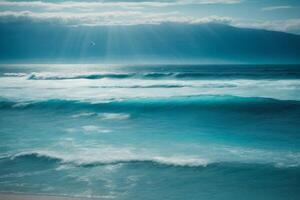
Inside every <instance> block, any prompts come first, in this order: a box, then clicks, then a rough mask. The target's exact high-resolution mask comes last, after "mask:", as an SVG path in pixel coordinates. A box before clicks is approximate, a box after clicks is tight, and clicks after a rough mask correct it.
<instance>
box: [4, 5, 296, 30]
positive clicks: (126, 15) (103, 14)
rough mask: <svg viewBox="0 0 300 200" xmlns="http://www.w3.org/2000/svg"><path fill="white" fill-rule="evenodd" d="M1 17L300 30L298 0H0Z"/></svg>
mask: <svg viewBox="0 0 300 200" xmlns="http://www.w3.org/2000/svg"><path fill="white" fill-rule="evenodd" d="M0 22H1V23H12V22H23V23H32V22H34V23H36V22H47V23H48V22H50V23H54V24H61V25H67V26H78V25H85V26H97V25H135V24H159V23H164V22H179V23H193V24H195V23H196V24H197V23H205V22H218V23H226V24H230V25H234V26H238V27H251V28H263V29H268V30H279V31H285V32H290V33H296V34H300V1H299V0H144V1H143V0H87V1H84V0H70V1H60V0H37V1H35V0H21V1H19V0H0Z"/></svg>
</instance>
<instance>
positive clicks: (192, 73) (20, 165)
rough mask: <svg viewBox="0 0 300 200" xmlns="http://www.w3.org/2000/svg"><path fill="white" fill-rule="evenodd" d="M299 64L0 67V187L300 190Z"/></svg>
mask: <svg viewBox="0 0 300 200" xmlns="http://www.w3.org/2000/svg"><path fill="white" fill-rule="evenodd" d="M299 188H300V66H298V65H134V66H130V65H97V64H93V65H87V64H64V65H63V64H23V65H22V64H15V65H12V64H7V65H5V64H2V65H1V66H0V192H5V193H18V194H19V193H21V194H42V195H58V196H70V197H82V198H101V199H124V200H127V199H128V200H129V199H130V200H132V199H145V200H148V199H149V200H152V199H153V200H157V199H171V200H173V199H180V200H181V199H183V200H186V199H188V200H193V199H197V200H198V199H203V200H232V199H243V200H253V199H256V200H269V199H270V200H298V199H300V190H299Z"/></svg>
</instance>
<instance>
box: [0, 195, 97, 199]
mask: <svg viewBox="0 0 300 200" xmlns="http://www.w3.org/2000/svg"><path fill="white" fill-rule="evenodd" d="M88 199H90V200H93V199H98V198H88ZM0 200H86V198H72V197H61V196H46V195H44V196H43V195H27V194H0Z"/></svg>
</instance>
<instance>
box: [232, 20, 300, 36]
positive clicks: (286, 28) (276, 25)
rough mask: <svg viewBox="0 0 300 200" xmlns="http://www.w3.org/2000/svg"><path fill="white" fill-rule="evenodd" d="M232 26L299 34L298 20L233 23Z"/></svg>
mask: <svg viewBox="0 0 300 200" xmlns="http://www.w3.org/2000/svg"><path fill="white" fill-rule="evenodd" d="M232 25H234V26H238V27H246V28H257V29H266V30H273V31H283V32H288V33H294V34H300V18H295V19H286V20H270V21H266V20H264V21H258V20H257V21H233V22H232Z"/></svg>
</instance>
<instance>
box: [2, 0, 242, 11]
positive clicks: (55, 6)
mask: <svg viewBox="0 0 300 200" xmlns="http://www.w3.org/2000/svg"><path fill="white" fill-rule="evenodd" d="M235 3H240V0H176V1H168V0H165V1H163V0H160V1H153V0H147V1H126V0H123V1H122V0H120V1H63V2H48V1H0V7H6V8H7V9H10V8H16V7H20V8H40V9H45V10H64V9H78V10H95V9H101V8H116V7H119V8H123V9H143V8H147V7H167V6H176V5H189V4H235Z"/></svg>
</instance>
